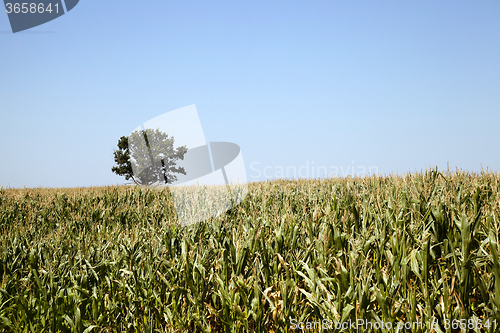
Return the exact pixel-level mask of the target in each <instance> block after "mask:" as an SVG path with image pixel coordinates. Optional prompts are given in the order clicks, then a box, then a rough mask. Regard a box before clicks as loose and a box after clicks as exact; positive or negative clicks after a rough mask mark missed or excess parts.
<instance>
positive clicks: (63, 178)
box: [0, 0, 500, 187]
mask: <svg viewBox="0 0 500 333" xmlns="http://www.w3.org/2000/svg"><path fill="white" fill-rule="evenodd" d="M499 17H500V1H496V0H495V1H494V0H489V1H488V0H481V1H470V0H468V1H465V0H463V1H457V0H453V1H443V0H440V1H422V0H418V1H416V0H412V1H372V0H370V1H347V0H343V1H331V0H329V1H290V0H287V1H149V2H144V1H143V2H140V1H120V2H117V1H95V0H81V1H80V3H79V4H78V6H76V7H75V8H74V9H73V10H72V11H71V12H69V13H68V14H66V15H64V16H62V17H61V18H59V19H56V20H54V21H52V22H49V23H47V24H44V25H41V26H39V27H35V28H33V29H31V30H28V31H27V32H24V33H23V32H21V33H17V34H12V33H8V32H9V31H10V26H9V22H8V18H7V14H6V13H0V49H1V52H0V122H1V131H0V142H1V143H0V186H3V187H6V186H9V185H10V186H11V187H23V186H27V187H38V186H44V187H73V186H91V185H107V184H120V183H124V182H125V180H124V179H123V178H122V177H118V176H116V175H114V174H113V173H112V172H111V170H110V169H111V167H112V166H113V164H114V162H113V155H112V152H113V150H114V149H115V148H116V143H117V140H118V138H119V137H120V136H122V135H128V134H129V133H130V132H131V131H132V130H133V129H134V128H136V127H137V126H138V125H140V124H142V123H144V122H145V121H147V120H149V119H151V118H153V117H156V116H158V115H160V114H162V113H165V112H167V111H171V110H174V109H177V108H180V107H183V106H187V105H191V104H196V107H197V109H198V113H199V116H200V120H201V122H202V125H203V127H204V131H205V136H206V139H207V141H229V142H234V143H237V144H239V145H240V147H241V149H242V153H243V157H244V159H245V164H246V165H247V175H248V178H249V180H256V179H264V178H266V176H264V175H262V171H263V169H264V167H266V166H267V167H268V169H266V170H267V175H268V176H270V178H273V177H274V176H275V174H276V172H277V171H278V170H279V168H278V167H279V166H281V167H284V168H285V169H286V167H293V166H294V167H296V168H297V169H298V168H299V167H301V166H306V165H309V167H310V168H311V166H312V165H314V166H315V167H318V166H325V167H327V168H330V167H331V166H336V167H337V168H338V170H344V171H345V170H348V172H349V173H350V171H351V169H347V168H352V166H353V165H354V166H355V167H358V168H359V166H364V167H366V168H368V167H369V166H376V167H377V170H378V172H379V173H382V174H389V173H396V172H399V173H405V172H408V171H415V170H420V169H422V168H425V166H434V165H436V166H438V167H439V168H446V166H447V163H448V162H449V165H450V167H451V168H452V169H455V168H456V167H458V168H459V169H463V170H470V171H480V170H481V165H482V166H483V168H486V167H487V166H488V167H489V168H490V169H491V170H493V171H499V170H500V149H499V147H500V145H499V144H500V134H499V131H498V126H499V124H500V19H499ZM313 163H314V164H313ZM340 168H342V169H340ZM309 170H311V169H309ZM356 170H358V169H356ZM259 172H260V173H261V175H260V177H258V176H257V174H258V173H259ZM306 174H307V172H306ZM308 174H309V175H310V174H311V171H308Z"/></svg>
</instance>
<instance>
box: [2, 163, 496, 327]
mask: <svg viewBox="0 0 500 333" xmlns="http://www.w3.org/2000/svg"><path fill="white" fill-rule="evenodd" d="M499 180H500V176H499V175H498V174H492V173H482V174H471V173H461V172H456V173H453V174H451V173H445V174H442V173H439V172H438V171H436V170H430V171H427V172H424V173H420V174H413V175H406V176H388V177H367V178H359V179H351V178H345V179H325V180H301V181H292V180H277V181H271V182H264V183H252V184H249V191H248V196H247V198H246V199H245V201H244V202H242V203H241V204H239V205H238V206H236V207H233V208H232V209H231V210H230V211H228V212H227V213H225V214H222V215H221V216H219V217H217V218H212V219H210V220H207V221H205V222H202V223H198V224H194V225H191V226H188V227H179V226H177V225H176V223H175V210H174V208H173V202H172V198H171V196H170V194H169V192H166V191H155V190H146V189H141V188H137V187H132V186H122V187H103V188H80V189H4V190H0V191H1V193H0V228H1V231H0V279H1V282H0V332H198V331H199V332H290V331H294V330H292V329H291V322H292V320H295V321H296V322H304V323H305V322H317V321H320V320H323V319H327V320H332V321H333V322H339V323H342V322H346V321H349V320H351V321H355V320H357V319H367V320H371V321H373V322H390V323H394V324H396V323H398V322H428V321H429V320H438V321H439V323H440V325H441V326H440V327H437V330H436V331H437V332H439V331H440V330H442V331H443V332H445V331H447V332H452V331H457V330H452V329H448V330H446V329H445V326H444V325H445V320H453V319H466V320H469V319H472V320H476V321H479V320H481V321H482V323H484V322H485V321H487V320H488V319H489V321H488V323H490V325H489V326H490V328H486V329H484V328H483V329H482V330H481V329H479V328H477V327H478V326H476V328H473V329H472V330H469V329H467V330H462V331H464V332H465V331H467V332H468V331H471V332H472V331H474V332H480V331H483V332H485V331H488V332H495V331H499V330H500V329H499V328H498V327H497V328H496V329H495V327H494V323H495V322H494V320H496V322H497V323H498V325H499V326H500V265H499V257H498V251H499V250H498V241H499V240H498V235H499V229H500V221H499V218H500V192H499ZM295 331H298V330H295ZM312 331H314V330H311V332H312ZM315 331H318V329H316V330H315ZM350 331H356V330H354V329H350ZM361 331H363V330H360V332H361ZM368 331H371V330H367V332H368ZM373 331H380V332H382V331H384V332H386V331H388V330H376V329H373ZM389 331H393V332H396V331H397V329H396V325H394V328H393V329H392V330H389ZM411 331H412V332H430V331H431V330H430V329H429V328H428V327H425V328H423V329H420V328H418V329H412V330H411Z"/></svg>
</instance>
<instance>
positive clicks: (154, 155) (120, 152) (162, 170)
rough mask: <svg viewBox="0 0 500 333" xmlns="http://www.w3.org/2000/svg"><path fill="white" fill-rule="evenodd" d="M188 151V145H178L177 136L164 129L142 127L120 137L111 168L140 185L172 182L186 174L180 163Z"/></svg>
mask: <svg viewBox="0 0 500 333" xmlns="http://www.w3.org/2000/svg"><path fill="white" fill-rule="evenodd" d="M186 152H187V148H186V147H185V146H182V147H178V148H174V138H173V137H169V136H168V135H167V134H166V133H163V132H161V131H160V130H158V129H156V130H152V129H145V130H140V131H139V130H138V131H134V132H132V133H131V134H130V136H128V137H126V136H122V137H121V138H120V140H118V149H117V150H115V151H114V152H113V154H114V158H115V163H116V164H117V165H116V166H114V167H113V168H112V169H111V171H113V172H114V173H116V174H117V175H119V176H125V179H126V180H129V179H132V180H133V181H134V183H136V184H138V185H152V184H155V183H165V184H167V183H172V182H174V181H176V180H177V179H178V178H177V176H176V175H175V174H176V173H177V174H179V173H182V174H184V175H185V174H186V171H185V170H184V168H182V167H178V166H176V164H177V161H178V160H183V159H184V155H185V154H186Z"/></svg>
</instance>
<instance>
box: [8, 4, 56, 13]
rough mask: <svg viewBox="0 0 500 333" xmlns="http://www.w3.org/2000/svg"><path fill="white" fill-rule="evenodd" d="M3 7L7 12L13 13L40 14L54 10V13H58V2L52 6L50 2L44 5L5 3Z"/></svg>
mask: <svg viewBox="0 0 500 333" xmlns="http://www.w3.org/2000/svg"><path fill="white" fill-rule="evenodd" d="M5 9H6V10H7V14H10V13H14V14H37V13H38V14H42V13H45V12H48V13H52V12H53V11H55V12H56V13H59V4H58V3H56V4H54V6H52V4H51V3H49V4H48V5H47V6H45V5H44V4H43V3H34V2H32V3H26V2H24V3H6V4H5Z"/></svg>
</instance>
